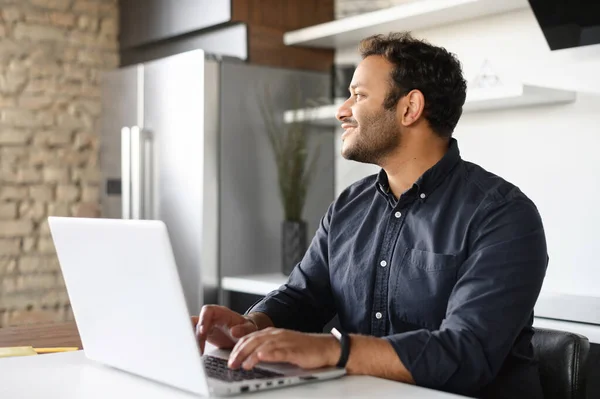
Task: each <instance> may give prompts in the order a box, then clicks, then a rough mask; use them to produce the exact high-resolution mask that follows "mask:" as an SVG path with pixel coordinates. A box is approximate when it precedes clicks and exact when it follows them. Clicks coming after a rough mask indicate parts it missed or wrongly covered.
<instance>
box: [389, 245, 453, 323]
mask: <svg viewBox="0 0 600 399" xmlns="http://www.w3.org/2000/svg"><path fill="white" fill-rule="evenodd" d="M401 259H402V260H401V262H400V263H399V264H397V265H396V266H397V270H395V272H396V273H393V275H395V281H394V289H393V291H392V301H391V305H392V307H393V309H390V310H391V311H393V312H394V314H396V315H398V316H399V317H400V319H401V321H405V322H409V323H411V324H416V325H419V326H421V327H425V328H429V329H437V328H439V326H440V324H441V322H442V320H443V319H444V317H445V314H446V308H447V305H448V298H449V297H450V293H451V292H452V289H453V288H454V285H455V284H456V273H457V266H458V265H457V263H458V261H457V257H456V256H455V255H450V254H440V253H435V252H429V251H423V250H419V249H406V250H405V252H404V254H403V256H402V257H401Z"/></svg>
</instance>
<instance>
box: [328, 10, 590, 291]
mask: <svg viewBox="0 0 600 399" xmlns="http://www.w3.org/2000/svg"><path fill="white" fill-rule="evenodd" d="M401 29H402V28H401V27H399V30H401ZM413 33H414V34H415V35H416V36H417V37H422V38H425V39H427V40H429V41H430V42H431V43H433V44H436V45H441V46H444V47H446V48H447V49H448V50H450V51H452V52H454V53H456V54H457V56H458V57H459V59H460V60H461V62H462V63H463V68H464V72H465V77H466V78H467V79H468V80H471V79H473V77H474V76H475V75H476V73H477V72H478V70H479V68H480V66H481V65H482V63H483V61H484V59H486V58H487V59H489V60H490V62H491V64H492V66H493V68H494V70H495V71H496V73H498V74H499V75H500V77H501V79H502V80H503V81H505V82H527V83H532V84H539V85H546V86H550V87H557V88H565V89H571V90H576V91H577V92H578V94H577V96H578V97H577V101H576V102H575V103H573V104H568V105H556V106H543V107H533V108H523V109H513V110H505V111H493V112H484V113H469V114H464V115H463V117H462V119H461V121H460V122H459V125H458V127H457V130H456V132H455V137H456V138H457V139H458V141H459V146H460V149H461V154H462V156H463V158H464V159H466V160H470V161H473V162H475V163H478V164H479V165H481V166H483V167H484V168H486V169H488V170H490V171H491V172H494V173H496V174H498V175H500V176H502V177H504V178H505V179H507V180H508V181H511V182H512V183H514V184H516V185H517V186H519V187H520V188H521V189H522V190H523V191H524V192H525V194H527V195H528V196H529V197H530V198H531V199H532V200H533V201H534V202H535V203H536V204H537V206H538V208H539V210H540V213H541V215H542V218H543V220H544V224H545V228H546V233H547V239H548V245H549V254H550V265H549V269H548V274H547V277H546V280H545V284H544V291H546V292H550V291H554V292H560V293H568V294H574V295H586V296H597V297H600V251H599V250H598V248H600V206H599V205H597V204H600V157H598V156H597V154H598V149H599V148H600V50H599V49H598V47H597V46H596V47H593V48H588V49H578V50H567V51H561V52H550V50H549V48H548V45H547V42H546V40H545V39H544V37H543V35H542V32H541V30H540V28H539V26H538V24H537V21H536V20H535V18H534V15H533V13H532V12H531V11H530V10H523V11H517V12H513V13H509V14H504V15H501V16H495V17H491V18H485V19H479V20H474V21H470V22H468V23H462V24H459V25H451V26H446V27H440V28H436V29H432V30H427V31H415V32H413ZM359 61H360V57H359V56H358V53H357V52H356V49H355V48H349V49H344V50H339V51H338V52H337V54H336V62H339V63H342V62H356V63H357V62H359ZM339 146H340V140H338V142H337V148H336V151H337V154H338V155H337V160H336V168H337V169H336V195H337V194H338V193H339V192H340V191H341V190H343V189H344V188H345V187H346V186H347V185H348V184H350V183H351V182H352V181H355V180H357V179H359V178H361V177H363V176H365V175H367V174H370V173H373V172H374V171H376V170H377V168H374V167H372V166H368V165H361V164H357V163H353V162H349V161H346V160H344V159H343V158H341V156H340V155H339V149H340V148H339Z"/></svg>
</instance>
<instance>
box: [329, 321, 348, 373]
mask: <svg viewBox="0 0 600 399" xmlns="http://www.w3.org/2000/svg"><path fill="white" fill-rule="evenodd" d="M331 334H332V335H333V336H334V337H335V338H336V339H337V340H338V341H339V343H340V347H341V353H340V359H339V360H338V362H337V364H336V367H338V368H345V367H346V363H348V357H350V335H348V334H346V333H345V332H340V331H338V329H337V328H335V327H334V328H332V329H331Z"/></svg>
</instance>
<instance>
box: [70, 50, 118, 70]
mask: <svg viewBox="0 0 600 399" xmlns="http://www.w3.org/2000/svg"><path fill="white" fill-rule="evenodd" d="M77 60H78V61H79V62H81V63H82V64H84V65H97V66H103V67H113V66H115V65H117V64H118V63H119V57H118V55H117V54H115V53H114V52H109V53H107V52H100V51H94V52H91V51H88V50H86V51H83V50H82V51H79V53H78V54H77Z"/></svg>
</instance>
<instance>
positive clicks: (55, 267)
mask: <svg viewBox="0 0 600 399" xmlns="http://www.w3.org/2000/svg"><path fill="white" fill-rule="evenodd" d="M59 270H60V265H59V263H58V258H57V257H56V255H55V254H53V255H23V256H21V258H20V259H19V271H20V272H21V273H34V272H44V273H52V272H57V271H59Z"/></svg>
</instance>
